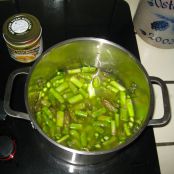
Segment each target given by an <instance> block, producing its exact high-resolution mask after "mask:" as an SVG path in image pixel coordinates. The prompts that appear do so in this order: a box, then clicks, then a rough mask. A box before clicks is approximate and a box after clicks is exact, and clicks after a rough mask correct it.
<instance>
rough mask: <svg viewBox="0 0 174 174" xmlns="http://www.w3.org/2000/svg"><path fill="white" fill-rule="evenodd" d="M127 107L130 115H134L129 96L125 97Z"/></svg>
mask: <svg viewBox="0 0 174 174" xmlns="http://www.w3.org/2000/svg"><path fill="white" fill-rule="evenodd" d="M126 104H127V109H128V113H129V116H130V117H134V115H135V114H134V108H133V103H132V100H131V98H127V99H126Z"/></svg>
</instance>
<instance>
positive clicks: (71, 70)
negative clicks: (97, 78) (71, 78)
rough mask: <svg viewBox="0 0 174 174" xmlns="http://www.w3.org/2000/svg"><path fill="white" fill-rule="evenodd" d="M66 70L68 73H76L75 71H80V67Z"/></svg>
mask: <svg viewBox="0 0 174 174" xmlns="http://www.w3.org/2000/svg"><path fill="white" fill-rule="evenodd" d="M67 72H68V74H77V73H80V72H81V69H80V68H77V69H69V70H68V71H67Z"/></svg>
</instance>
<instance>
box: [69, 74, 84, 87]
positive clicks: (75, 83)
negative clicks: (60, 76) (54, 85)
mask: <svg viewBox="0 0 174 174" xmlns="http://www.w3.org/2000/svg"><path fill="white" fill-rule="evenodd" d="M70 81H71V82H72V83H73V84H74V85H75V86H77V87H78V88H81V87H82V86H83V83H81V81H80V80H78V79H77V78H76V77H75V76H72V77H71V78H70Z"/></svg>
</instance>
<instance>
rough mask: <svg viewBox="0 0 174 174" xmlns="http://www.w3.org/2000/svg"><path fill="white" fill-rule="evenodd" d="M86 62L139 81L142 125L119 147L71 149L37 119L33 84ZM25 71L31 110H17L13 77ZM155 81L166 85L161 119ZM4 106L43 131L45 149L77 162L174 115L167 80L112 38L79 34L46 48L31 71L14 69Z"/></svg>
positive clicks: (101, 155)
mask: <svg viewBox="0 0 174 174" xmlns="http://www.w3.org/2000/svg"><path fill="white" fill-rule="evenodd" d="M82 65H90V66H96V67H100V68H103V69H105V71H108V72H110V73H112V74H113V75H116V76H117V77H119V78H120V79H121V80H122V81H123V83H124V85H125V86H126V87H127V88H129V87H130V86H131V85H132V83H135V84H136V85H137V89H136V97H135V98H134V99H133V100H134V103H135V112H136V117H138V118H139V119H141V120H142V126H141V128H140V129H139V131H138V132H137V133H136V134H134V135H133V137H131V138H130V139H129V140H128V141H127V142H125V143H124V144H121V145H120V146H118V147H116V148H113V149H110V150H106V151H98V152H84V151H78V150H74V149H70V148H68V147H65V146H63V145H60V144H58V143H56V142H55V141H53V140H52V139H51V138H49V137H48V136H47V135H46V134H45V133H44V132H43V131H42V130H41V128H40V127H39V126H38V124H37V122H36V119H35V115H34V111H33V107H32V106H33V101H32V98H30V96H29V94H28V88H29V86H30V85H32V84H33V83H35V82H36V81H37V80H38V79H40V78H44V79H49V78H50V77H51V76H52V75H53V74H54V73H55V72H56V70H57V69H63V70H66V69H71V68H77V67H80V66H82ZM21 73H24V74H28V78H27V82H26V85H25V104H26V108H27V111H28V114H26V113H21V112H18V111H14V110H12V109H11V108H10V105H9V102H10V97H11V89H12V85H13V80H14V79H15V77H16V75H19V74H21ZM152 83H157V84H158V85H159V86H160V87H161V89H162V96H163V103H164V115H163V117H162V118H161V119H152V115H153V110H154V93H153V88H152ZM4 108H5V111H6V113H7V114H8V115H10V116H13V117H17V118H22V119H27V120H30V121H31V123H32V125H33V127H34V128H35V129H36V130H37V131H38V132H39V134H40V135H41V136H40V137H41V140H38V142H39V143H41V144H42V146H43V147H45V150H46V151H47V152H49V153H51V154H53V155H54V156H55V157H58V158H61V159H63V160H65V161H67V162H70V163H73V164H94V163H98V162H100V161H103V160H105V159H108V158H110V157H111V156H112V155H113V154H114V152H117V151H118V150H120V149H122V148H123V147H126V146H127V145H128V144H130V143H132V142H133V141H134V140H135V139H136V138H137V137H138V136H139V135H140V134H141V133H142V131H143V130H144V129H145V128H146V126H163V125H165V124H167V123H168V122H169V120H170V117H171V114H170V103H169V96H168V91H167V86H166V84H165V83H164V81H162V80H161V79H159V78H157V77H150V76H149V75H148V74H147V72H146V70H145V69H144V67H143V66H142V65H141V64H140V62H139V61H138V60H137V59H135V57H134V56H133V55H132V54H131V53H130V52H128V51H127V50H126V49H124V48H122V47H121V46H119V45H117V44H115V43H112V42H110V41H107V40H104V39H98V38H76V39H70V40H67V41H64V42H61V43H59V44H57V45H54V46H53V47H51V48H50V49H48V50H47V51H46V52H44V53H43V54H42V56H40V58H39V59H38V60H37V61H36V62H35V64H34V65H33V66H32V67H31V68H30V69H29V71H28V70H26V69H20V70H17V71H15V72H13V73H12V74H11V75H10V77H9V79H8V82H7V88H6V93H5V100H4Z"/></svg>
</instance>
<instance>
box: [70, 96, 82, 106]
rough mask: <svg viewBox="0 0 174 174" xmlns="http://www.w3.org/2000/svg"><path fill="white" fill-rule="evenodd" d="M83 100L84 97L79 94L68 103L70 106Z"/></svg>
mask: <svg viewBox="0 0 174 174" xmlns="http://www.w3.org/2000/svg"><path fill="white" fill-rule="evenodd" d="M81 100H83V96H82V95H81V94H77V95H75V96H73V97H71V98H69V99H68V102H69V103H70V104H75V103H78V102H80V101H81Z"/></svg>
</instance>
